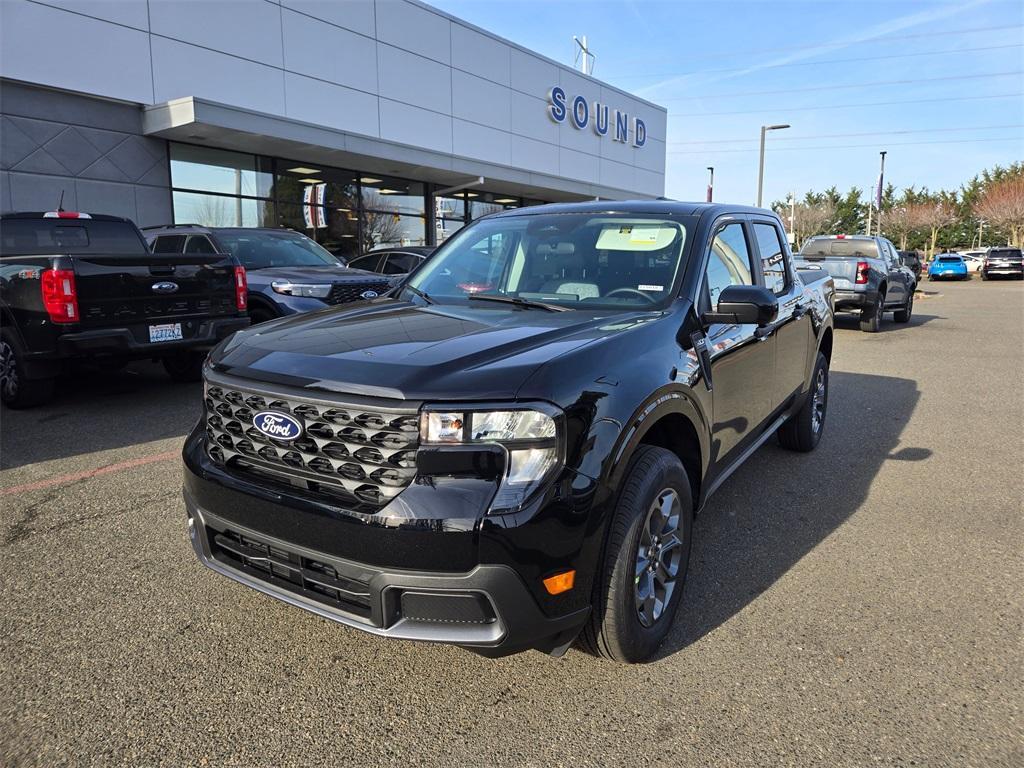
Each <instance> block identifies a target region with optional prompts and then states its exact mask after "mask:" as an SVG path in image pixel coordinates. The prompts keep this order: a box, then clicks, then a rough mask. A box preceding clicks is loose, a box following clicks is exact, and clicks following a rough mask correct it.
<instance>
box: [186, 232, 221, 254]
mask: <svg viewBox="0 0 1024 768" xmlns="http://www.w3.org/2000/svg"><path fill="white" fill-rule="evenodd" d="M216 252H217V249H216V248H214V247H213V243H211V242H210V238H208V237H207V236H206V235H190V236H189V238H188V242H187V243H185V253H216Z"/></svg>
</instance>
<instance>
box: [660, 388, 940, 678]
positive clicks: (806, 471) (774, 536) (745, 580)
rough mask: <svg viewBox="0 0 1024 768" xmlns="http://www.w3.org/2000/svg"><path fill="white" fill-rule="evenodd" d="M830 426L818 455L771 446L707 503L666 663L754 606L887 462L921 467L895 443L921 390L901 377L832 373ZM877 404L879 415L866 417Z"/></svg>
mask: <svg viewBox="0 0 1024 768" xmlns="http://www.w3.org/2000/svg"><path fill="white" fill-rule="evenodd" d="M830 385H831V392H830V397H829V413H828V422H827V423H826V432H825V435H824V437H823V438H822V441H821V443H820V444H819V445H818V448H817V450H815V451H814V452H813V453H809V454H800V453H792V452H789V451H786V450H783V449H782V448H780V447H778V445H777V444H775V443H774V441H773V442H770V443H769V444H768V445H767V446H765V447H764V448H762V449H761V450H759V451H758V452H757V453H755V454H754V455H753V456H752V457H751V458H750V459H749V460H748V461H747V463H746V464H745V465H744V466H742V467H741V468H740V469H739V470H737V471H736V473H735V474H734V475H733V476H732V477H731V478H730V479H729V480H728V482H726V484H725V485H724V486H723V487H722V488H721V489H720V490H719V491H718V493H717V494H716V495H715V496H714V497H713V498H712V499H711V500H710V501H709V502H708V505H707V507H706V508H705V509H704V511H703V512H702V513H701V514H700V515H699V516H698V518H697V520H696V523H695V525H694V534H693V535H694V539H693V551H692V553H691V556H690V572H689V576H688V579H687V584H686V591H685V593H684V595H683V602H682V604H681V605H680V608H679V613H678V614H677V616H676V620H675V625H674V627H673V629H672V631H671V632H670V633H669V636H668V638H667V639H666V640H665V643H664V645H663V646H662V648H661V650H660V651H659V653H658V655H657V658H664V657H665V656H668V655H670V654H673V653H675V652H676V651H679V650H681V649H682V648H685V647H686V646H688V645H690V644H691V643H694V642H696V641H697V640H699V639H700V638H702V637H703V636H704V635H706V634H708V633H709V632H711V631H712V630H714V629H715V628H716V627H718V626H719V625H721V624H722V623H723V622H725V621H727V620H728V619H730V618H731V617H732V616H733V615H735V614H736V613H738V612H739V611H741V610H742V609H743V608H744V607H746V606H747V605H748V604H749V603H751V602H752V601H753V600H755V599H756V598H757V597H758V596H759V595H760V594H761V593H762V592H764V591H765V590H767V589H768V588H769V587H771V586H772V584H774V583H775V582H776V581H777V580H778V579H779V578H781V577H782V576H783V574H785V573H786V571H788V570H789V569H790V568H792V567H793V566H794V564H796V563H797V562H798V561H799V560H800V559H801V558H802V557H804V555H806V554H807V553H808V552H810V551H811V550H812V549H814V548H815V547H816V546H817V545H818V544H819V543H820V542H821V541H822V540H824V539H825V538H826V537H827V536H829V535H830V534H831V533H832V532H833V531H834V530H835V529H836V528H838V527H839V526H841V525H842V524H843V523H844V522H845V521H846V519H847V518H849V517H850V516H851V515H852V514H853V513H854V512H856V511H857V509H858V508H859V507H860V505H861V504H862V503H863V502H864V499H865V498H866V497H867V495H868V491H869V489H870V488H871V483H872V481H873V480H874V478H875V477H876V476H877V475H878V474H879V473H880V472H882V471H883V469H884V465H885V462H886V461H888V460H895V461H922V460H924V459H926V458H928V457H929V456H930V455H931V453H932V452H931V450H930V449H928V448H926V447H918V446H901V445H900V434H901V433H902V432H903V429H904V427H905V426H906V425H907V423H908V422H909V421H910V417H911V415H912V414H913V412H914V408H915V407H916V406H917V402H918V399H919V398H920V392H919V390H918V389H917V384H916V382H914V381H911V380H908V379H900V378H893V377H888V376H871V375H867V374H858V373H841V372H835V371H833V372H832V374H831V377H830ZM878 403H885V404H886V405H885V414H884V417H882V418H865V414H867V413H869V412H870V410H871V408H873V407H875V406H877V404H878Z"/></svg>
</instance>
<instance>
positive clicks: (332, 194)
mask: <svg viewBox="0 0 1024 768" xmlns="http://www.w3.org/2000/svg"><path fill="white" fill-rule="evenodd" d="M273 192H274V193H273V195H272V196H273V197H274V198H275V199H276V200H277V202H279V203H304V202H308V199H309V197H310V196H311V195H313V194H315V195H316V198H317V203H318V204H319V205H325V206H327V207H328V208H340V209H348V210H350V211H355V210H356V209H357V208H358V204H359V187H358V185H357V183H356V176H355V174H353V173H349V172H348V171H339V170H335V169H334V168H312V167H310V166H304V165H302V164H300V163H297V162H293V161H288V160H278V161H277V176H276V177H275V180H274V190H273Z"/></svg>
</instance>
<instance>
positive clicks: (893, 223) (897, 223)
mask: <svg viewBox="0 0 1024 768" xmlns="http://www.w3.org/2000/svg"><path fill="white" fill-rule="evenodd" d="M914 209H915V206H913V205H896V206H893V207H892V208H889V209H888V210H886V211H884V212H883V213H881V214H880V215H881V217H882V231H883V232H884V233H885V235H886V237H888V238H889V239H890V240H899V243H900V250H901V251H905V250H907V240H908V239H909V238H910V235H911V234H912V233H913V232H914V231H915V230H917V229H918V228H919V226H920V225H919V223H918V218H919V217H918V216H917V211H915V210H914Z"/></svg>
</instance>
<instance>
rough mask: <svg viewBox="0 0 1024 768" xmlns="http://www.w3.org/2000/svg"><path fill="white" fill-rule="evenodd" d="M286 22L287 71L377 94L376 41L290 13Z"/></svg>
mask: <svg viewBox="0 0 1024 768" xmlns="http://www.w3.org/2000/svg"><path fill="white" fill-rule="evenodd" d="M282 22H283V35H284V66H285V69H287V70H289V71H291V72H298V73H299V74H303V75H308V76H309V77H315V78H317V79H319V80H329V81H330V82H332V83H337V84H338V85H344V86H348V87H349V88H356V89H358V90H361V91H366V92H367V93H376V91H377V42H376V41H375V40H373V39H372V38H369V37H366V36H364V35H360V34H356V33H355V32H351V31H350V30H347V29H342V28H340V27H335V26H333V25H331V24H324V23H323V22H322V21H318V20H317V19H314V18H311V17H310V16H306V15H304V14H301V13H296V12H294V11H290V10H287V9H285V10H283V11H282ZM289 106H290V104H289Z"/></svg>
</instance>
